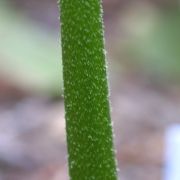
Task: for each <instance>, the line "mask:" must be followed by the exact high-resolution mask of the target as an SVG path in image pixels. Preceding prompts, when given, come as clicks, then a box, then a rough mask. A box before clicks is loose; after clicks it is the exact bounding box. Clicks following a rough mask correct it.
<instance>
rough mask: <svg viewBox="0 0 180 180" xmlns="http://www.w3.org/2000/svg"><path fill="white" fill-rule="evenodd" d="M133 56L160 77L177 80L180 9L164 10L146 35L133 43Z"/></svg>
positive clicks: (179, 68) (179, 56)
mask: <svg viewBox="0 0 180 180" xmlns="http://www.w3.org/2000/svg"><path fill="white" fill-rule="evenodd" d="M130 46H131V50H132V52H133V56H134V58H135V59H136V60H138V61H139V62H140V63H141V65H143V67H144V68H145V69H146V70H147V71H148V72H150V73H155V75H158V77H159V78H165V79H166V80H168V79H170V80H173V79H174V80H177V79H178V78H179V75H180V49H179V48H180V11H178V10H177V9H176V10H174V11H166V12H163V13H162V14H161V15H160V16H159V17H158V20H157V22H156V23H155V25H154V28H153V30H152V31H150V32H148V33H147V34H146V36H144V35H143V36H142V37H138V38H137V39H136V40H135V41H134V42H133V43H132V44H131V45H130Z"/></svg>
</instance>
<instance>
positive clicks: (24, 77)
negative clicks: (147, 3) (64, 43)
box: [0, 1, 62, 96]
mask: <svg viewBox="0 0 180 180" xmlns="http://www.w3.org/2000/svg"><path fill="white" fill-rule="evenodd" d="M4 2H5V1H1V2H0V76H5V77H8V78H9V80H10V81H12V82H13V83H14V84H16V85H17V86H19V87H20V88H23V89H24V90H28V91H30V92H34V93H39V94H45V95H53V96H54V95H55V96H56V95H58V94H60V93H61V92H62V88H61V87H62V73H61V72H62V70H61V61H60V59H61V53H59V52H60V51H59V50H60V49H61V48H60V46H59V42H58V39H59V38H58V37H54V36H53V33H52V32H49V31H48V30H47V29H46V28H43V27H40V26H39V25H38V24H36V23H34V22H32V21H31V20H30V19H28V18H27V17H25V16H24V15H23V14H20V13H18V12H17V11H15V10H14V9H12V8H10V7H9V6H7V4H6V3H4Z"/></svg>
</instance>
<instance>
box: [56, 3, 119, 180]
mask: <svg viewBox="0 0 180 180" xmlns="http://www.w3.org/2000/svg"><path fill="white" fill-rule="evenodd" d="M59 5H60V9H61V10H60V11H61V13H60V14H61V37H62V53H63V76H64V99H65V111H66V115H65V116H66V131H67V146H68V161H69V174H70V179H72V180H116V179H117V172H116V162H115V153H114V147H113V138H112V125H111V118H110V108H109V100H108V84H107V75H106V61H105V50H104V32H103V23H102V5H101V1H100V0H60V2H59Z"/></svg>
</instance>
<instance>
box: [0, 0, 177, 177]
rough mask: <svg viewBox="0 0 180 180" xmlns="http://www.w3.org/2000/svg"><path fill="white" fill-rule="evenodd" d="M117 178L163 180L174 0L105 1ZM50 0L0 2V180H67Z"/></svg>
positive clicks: (172, 99)
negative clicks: (117, 167) (117, 169)
mask: <svg viewBox="0 0 180 180" xmlns="http://www.w3.org/2000/svg"><path fill="white" fill-rule="evenodd" d="M103 6H104V21H105V35H106V49H107V52H108V57H107V59H108V64H109V68H108V71H109V80H110V91H111V104H112V119H113V122H114V131H115V145H116V149H117V159H118V165H119V169H120V172H119V174H120V176H121V180H132V179H133V180H152V179H153V180H162V179H164V171H165V170H164V167H165V166H166V165H165V162H166V161H165V152H166V149H167V147H166V145H165V144H166V143H165V142H166V138H165V133H166V131H167V129H168V127H170V126H171V125H172V124H174V123H179V122H180V119H179V117H180V60H179V59H180V50H179V47H180V35H179V32H180V1H179V0H133V1H132V0H104V1H103ZM58 17H59V13H58V8H57V4H56V0H31V1H29V0H13V1H12V0H0V180H67V179H68V176H67V163H66V158H67V155H66V145H65V132H64V130H65V125H64V108H63V98H62V66H61V45H60V33H59V20H58Z"/></svg>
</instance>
